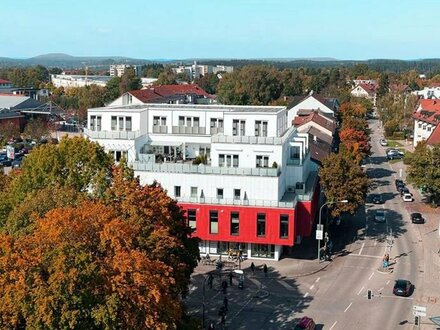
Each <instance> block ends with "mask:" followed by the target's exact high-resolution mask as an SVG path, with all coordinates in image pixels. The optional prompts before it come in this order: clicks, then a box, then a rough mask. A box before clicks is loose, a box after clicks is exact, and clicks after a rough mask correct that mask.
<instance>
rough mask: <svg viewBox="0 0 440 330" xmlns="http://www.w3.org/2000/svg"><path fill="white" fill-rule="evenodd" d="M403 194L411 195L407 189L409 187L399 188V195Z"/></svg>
mask: <svg viewBox="0 0 440 330" xmlns="http://www.w3.org/2000/svg"><path fill="white" fill-rule="evenodd" d="M405 194H408V195H411V196H412V195H413V194H412V192H411V191H409V189H408V188H407V187H403V188H401V190H400V196H403V195H405Z"/></svg>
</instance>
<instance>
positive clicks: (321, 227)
mask: <svg viewBox="0 0 440 330" xmlns="http://www.w3.org/2000/svg"><path fill="white" fill-rule="evenodd" d="M316 230H320V231H323V230H324V225H316Z"/></svg>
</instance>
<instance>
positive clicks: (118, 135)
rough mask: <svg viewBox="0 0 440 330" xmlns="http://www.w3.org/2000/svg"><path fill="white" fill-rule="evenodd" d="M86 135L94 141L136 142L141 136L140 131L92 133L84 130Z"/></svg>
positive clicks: (86, 129)
mask: <svg viewBox="0 0 440 330" xmlns="http://www.w3.org/2000/svg"><path fill="white" fill-rule="evenodd" d="M84 135H86V136H88V137H89V138H92V139H109V140H134V139H136V138H138V137H139V136H140V133H139V131H92V130H89V129H88V128H84Z"/></svg>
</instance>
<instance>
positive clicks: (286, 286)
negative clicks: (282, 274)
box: [276, 280, 295, 291]
mask: <svg viewBox="0 0 440 330" xmlns="http://www.w3.org/2000/svg"><path fill="white" fill-rule="evenodd" d="M276 281H277V282H278V283H279V284H281V285H282V286H283V287H284V288H286V289H287V290H289V291H294V290H295V288H294V287H293V286H291V285H289V284H288V283H286V282H285V281H283V280H276Z"/></svg>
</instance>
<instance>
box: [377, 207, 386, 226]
mask: <svg viewBox="0 0 440 330" xmlns="http://www.w3.org/2000/svg"><path fill="white" fill-rule="evenodd" d="M374 221H375V222H378V223H384V222H385V221H386V218H385V210H384V209H377V210H376V213H375V214H374Z"/></svg>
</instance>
